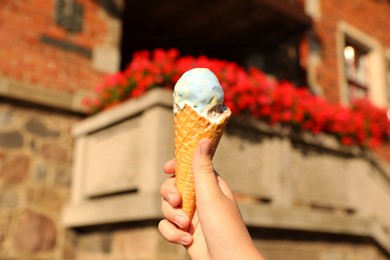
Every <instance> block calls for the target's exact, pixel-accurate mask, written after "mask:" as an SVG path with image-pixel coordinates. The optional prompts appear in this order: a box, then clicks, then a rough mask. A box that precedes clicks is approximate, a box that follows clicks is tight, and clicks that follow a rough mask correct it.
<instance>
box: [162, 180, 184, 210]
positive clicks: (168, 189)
mask: <svg viewBox="0 0 390 260" xmlns="http://www.w3.org/2000/svg"><path fill="white" fill-rule="evenodd" d="M175 183H176V180H175V178H174V177H171V178H169V179H167V180H165V181H164V182H163V184H162V185H161V189H160V194H161V196H162V197H163V198H164V200H166V201H167V202H169V203H170V204H171V206H172V207H178V206H179V205H180V203H181V196H180V193H179V191H178V190H177V188H176V185H175Z"/></svg>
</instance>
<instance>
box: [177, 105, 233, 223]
mask: <svg viewBox="0 0 390 260" xmlns="http://www.w3.org/2000/svg"><path fill="white" fill-rule="evenodd" d="M225 114H226V116H225V118H224V119H223V120H222V121H221V123H219V124H215V123H211V122H210V121H209V120H208V119H206V118H205V117H203V116H201V115H199V114H198V113H197V112H196V111H195V110H193V109H192V108H191V107H189V106H185V107H184V109H183V110H179V111H178V112H177V113H176V114H175V117H174V121H175V158H176V174H175V176H176V186H177V188H178V190H179V192H180V194H181V196H182V205H181V207H182V209H183V210H184V211H185V212H186V213H187V214H188V216H189V217H190V218H192V216H193V214H194V212H195V203H196V198H195V186H194V177H193V175H192V157H193V154H194V152H195V149H196V146H197V144H198V142H199V141H200V140H201V139H203V138H209V139H211V140H212V141H213V149H212V155H214V152H215V150H216V149H217V146H218V143H219V140H220V139H221V136H222V134H223V131H224V129H225V126H226V124H227V121H228V119H229V116H230V110H229V111H228V112H226V113H225Z"/></svg>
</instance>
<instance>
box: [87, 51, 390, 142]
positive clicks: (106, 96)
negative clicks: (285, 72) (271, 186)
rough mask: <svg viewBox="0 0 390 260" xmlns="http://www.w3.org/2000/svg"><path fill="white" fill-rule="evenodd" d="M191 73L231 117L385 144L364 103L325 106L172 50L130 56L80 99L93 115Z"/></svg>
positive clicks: (287, 85)
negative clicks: (218, 89) (201, 72)
mask: <svg viewBox="0 0 390 260" xmlns="http://www.w3.org/2000/svg"><path fill="white" fill-rule="evenodd" d="M195 67H207V68H209V69H210V70H211V71H213V72H214V73H215V74H216V76H217V77H218V79H219V80H220V83H221V85H222V87H223V88H224V91H225V104H226V105H227V106H228V107H230V109H231V110H232V113H233V114H234V115H236V114H244V113H249V114H251V115H252V116H253V117H255V118H257V119H259V120H263V121H265V122H267V123H269V124H282V125H284V126H290V127H293V128H294V129H295V130H303V131H311V132H313V133H320V132H324V133H327V134H330V135H333V136H335V137H336V138H337V139H338V140H339V141H340V142H341V143H342V144H344V145H362V146H369V147H376V146H378V145H380V144H381V143H382V142H384V141H388V139H389V135H390V122H389V119H388V117H387V111H386V110H385V109H382V108H378V107H376V106H374V105H373V104H372V103H371V102H370V101H369V100H367V99H359V100H354V101H353V103H352V105H351V107H350V108H347V107H343V106H341V105H338V104H330V103H328V102H326V101H325V100H324V99H322V98H319V97H316V96H314V95H312V94H311V93H310V92H309V91H308V90H307V89H306V88H297V87H296V86H294V85H293V84H292V83H291V82H288V81H277V80H275V79H272V78H270V77H269V76H267V75H266V74H265V73H263V72H262V71H260V70H259V69H257V68H250V69H249V70H245V69H244V68H243V67H241V66H239V65H238V64H237V63H234V62H229V61H224V60H218V59H210V58H208V57H206V56H200V57H192V56H184V57H179V52H178V50H177V49H170V50H163V49H156V50H154V51H153V52H152V53H150V52H149V51H139V52H136V53H134V55H133V59H132V61H131V62H130V63H129V65H128V67H127V68H126V69H125V70H124V71H123V72H118V73H115V74H113V75H108V76H107V77H106V78H105V79H104V80H103V82H102V83H101V84H99V85H98V86H97V87H96V89H95V91H96V94H97V95H98V97H99V98H98V99H85V100H84V101H83V104H84V106H86V107H88V108H89V110H90V111H91V112H92V113H97V112H99V111H101V110H104V109H109V108H111V107H113V106H116V105H117V104H119V103H120V102H122V101H124V100H126V99H129V98H137V97H139V96H141V95H143V94H144V93H145V92H147V91H148V90H149V89H151V88H154V87H163V88H170V89H172V88H173V86H174V85H175V83H176V82H177V80H178V79H179V78H180V76H181V75H182V74H183V73H184V72H186V71H187V70H189V69H192V68H195Z"/></svg>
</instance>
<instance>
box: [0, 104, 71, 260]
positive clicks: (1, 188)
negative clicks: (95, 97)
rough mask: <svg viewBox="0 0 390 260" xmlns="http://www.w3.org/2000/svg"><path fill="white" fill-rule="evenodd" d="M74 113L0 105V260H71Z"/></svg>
mask: <svg viewBox="0 0 390 260" xmlns="http://www.w3.org/2000/svg"><path fill="white" fill-rule="evenodd" d="M77 120H78V118H77V117H75V116H63V115H58V114H54V113H49V112H45V111H41V110H40V109H31V108H23V107H17V106H12V105H9V104H5V103H2V104H1V105H0V129H1V130H0V259H31V258H30V257H32V256H36V257H37V259H68V257H67V256H66V254H67V253H68V252H67V249H66V244H65V238H66V237H67V236H68V235H70V233H68V231H65V229H64V228H63V226H62V225H61V222H60V214H61V211H62V208H63V206H64V203H66V202H67V200H68V199H69V186H70V184H71V163H72V160H71V151H72V138H71V135H70V130H71V127H72V124H73V123H74V122H75V121H77Z"/></svg>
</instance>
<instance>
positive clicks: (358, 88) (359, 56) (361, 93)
mask: <svg viewBox="0 0 390 260" xmlns="http://www.w3.org/2000/svg"><path fill="white" fill-rule="evenodd" d="M369 53H370V50H369V49H368V48H366V47H364V46H362V45H360V44H359V43H356V42H353V41H351V40H349V39H348V38H346V41H345V45H344V53H343V54H344V69H345V77H346V81H347V88H348V89H347V93H348V99H349V100H353V99H356V98H363V97H367V96H368V92H369V87H370V86H369V85H370V84H369V78H370V70H369V69H370V66H369Z"/></svg>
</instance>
